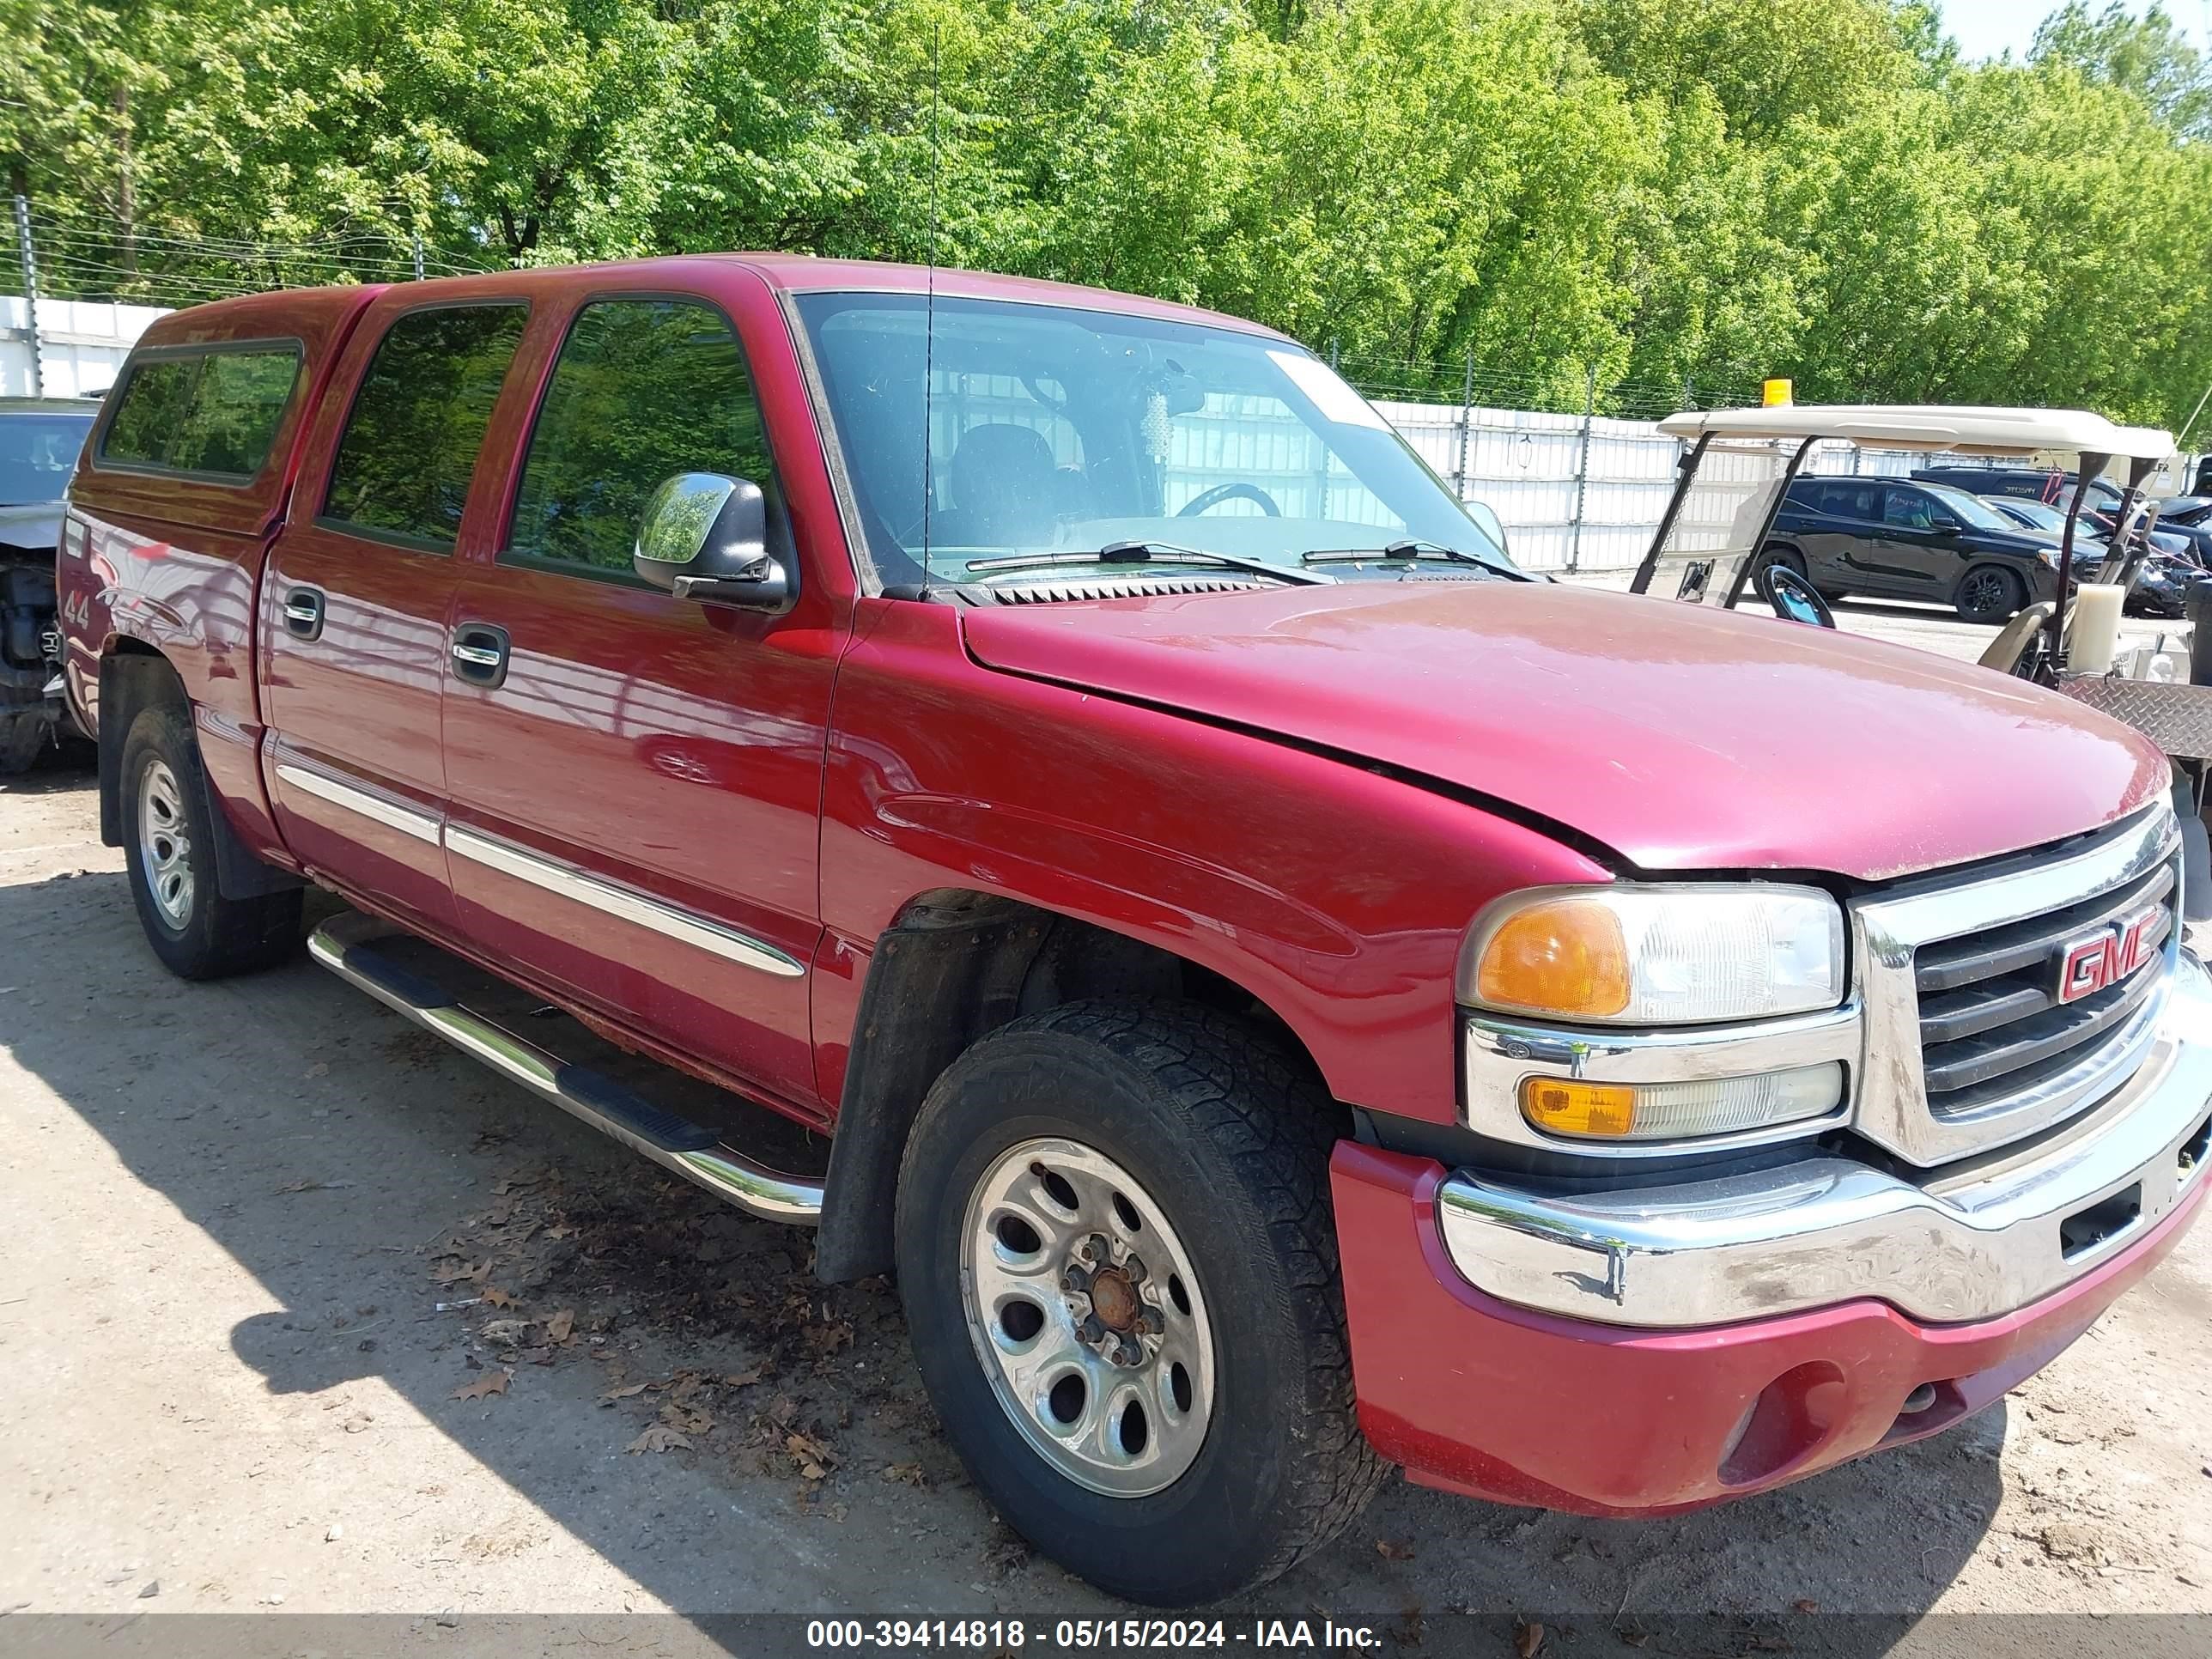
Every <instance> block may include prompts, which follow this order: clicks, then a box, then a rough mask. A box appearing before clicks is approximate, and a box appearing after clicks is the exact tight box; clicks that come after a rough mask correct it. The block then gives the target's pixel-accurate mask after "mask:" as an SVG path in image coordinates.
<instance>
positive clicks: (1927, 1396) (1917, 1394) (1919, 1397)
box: [1897, 1383, 1936, 1417]
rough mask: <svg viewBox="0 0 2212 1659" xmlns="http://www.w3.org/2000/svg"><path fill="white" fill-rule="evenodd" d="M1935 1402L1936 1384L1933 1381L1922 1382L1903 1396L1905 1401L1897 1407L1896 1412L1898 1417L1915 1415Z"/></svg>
mask: <svg viewBox="0 0 2212 1659" xmlns="http://www.w3.org/2000/svg"><path fill="white" fill-rule="evenodd" d="M1935 1403H1936V1385H1935V1384H1934V1383H1922V1384H1921V1385H1920V1386H1919V1387H1918V1388H1917V1389H1914V1390H1913V1391H1912V1392H1911V1394H1908V1395H1905V1403H1904V1404H1903V1405H1902V1406H1899V1407H1898V1408H1897V1414H1898V1415H1899V1417H1917V1416H1919V1415H1920V1413H1923V1412H1924V1411H1926V1410H1927V1409H1928V1408H1929V1407H1930V1406H1932V1405H1934V1404H1935Z"/></svg>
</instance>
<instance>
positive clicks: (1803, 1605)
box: [1790, 1595, 1820, 1613]
mask: <svg viewBox="0 0 2212 1659" xmlns="http://www.w3.org/2000/svg"><path fill="white" fill-rule="evenodd" d="M1790 1606H1791V1607H1795V1608H1796V1609H1797V1611H1798V1612H1800V1613H1818V1612H1820V1603H1819V1602H1818V1601H1814V1599H1813V1598H1812V1597H1811V1596H1809V1595H1801V1596H1799V1597H1798V1598H1797V1599H1796V1601H1792V1602H1791V1603H1790Z"/></svg>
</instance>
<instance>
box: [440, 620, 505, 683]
mask: <svg viewBox="0 0 2212 1659" xmlns="http://www.w3.org/2000/svg"><path fill="white" fill-rule="evenodd" d="M452 660H453V678H455V679H459V680H465V681H467V682H468V683H469V684H471V685H481V686H483V687H485V688H487V689H489V688H491V687H494V686H497V685H499V684H502V683H503V682H504V681H505V680H506V678H507V630H506V629H504V628H494V627H493V626H492V625H491V624H490V623H475V622H471V623H462V624H461V625H460V626H459V628H456V629H454V630H453V653H452Z"/></svg>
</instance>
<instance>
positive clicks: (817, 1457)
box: [783, 1434, 837, 1480]
mask: <svg viewBox="0 0 2212 1659" xmlns="http://www.w3.org/2000/svg"><path fill="white" fill-rule="evenodd" d="M783 1449H785V1450H786V1451H787V1452H789V1453H790V1454H791V1456H792V1461H793V1462H795V1463H797V1464H798V1465H799V1477H800V1478H801V1479H802V1480H821V1479H822V1478H823V1476H824V1475H826V1474H829V1471H830V1470H831V1469H832V1468H835V1467H836V1462H837V1459H836V1456H835V1455H832V1454H831V1452H830V1450H829V1448H828V1447H827V1446H825V1445H823V1443H821V1442H820V1441H818V1440H810V1439H808V1438H807V1437H805V1435H803V1434H787V1435H786V1436H784V1437H783Z"/></svg>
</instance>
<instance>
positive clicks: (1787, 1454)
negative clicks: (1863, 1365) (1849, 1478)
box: [1719, 1359, 1846, 1486]
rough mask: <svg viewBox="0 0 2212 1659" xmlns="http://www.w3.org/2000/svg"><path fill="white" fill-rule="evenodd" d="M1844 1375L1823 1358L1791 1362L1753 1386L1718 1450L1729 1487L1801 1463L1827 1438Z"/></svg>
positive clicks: (1838, 1411) (1837, 1414) (1838, 1413)
mask: <svg viewBox="0 0 2212 1659" xmlns="http://www.w3.org/2000/svg"><path fill="white" fill-rule="evenodd" d="M1845 1394H1846V1389H1845V1386H1844V1374H1843V1372H1842V1371H1841V1370H1839V1369H1838V1368H1837V1367H1836V1366H1835V1365H1833V1364H1830V1363H1829V1362H1828V1361H1826V1360H1825V1359H1814V1360H1809V1361H1808V1362H1807V1363H1806V1364H1802V1365H1794V1366H1792V1367H1791V1368H1790V1370H1786V1371H1784V1372H1783V1373H1782V1375H1781V1376H1778V1377H1776V1378H1775V1379H1774V1381H1772V1382H1771V1383H1768V1384H1767V1385H1766V1386H1765V1388H1764V1389H1760V1390H1759V1397H1758V1398H1757V1399H1755V1400H1753V1401H1752V1402H1751V1406H1750V1408H1749V1409H1748V1410H1747V1411H1746V1412H1745V1413H1744V1414H1743V1417H1742V1419H1741V1421H1740V1422H1738V1423H1737V1425H1736V1426H1735V1432H1734V1433H1733V1434H1731V1435H1730V1436H1729V1443H1728V1444H1727V1445H1726V1446H1725V1447H1724V1448H1723V1449H1722V1452H1721V1455H1720V1460H1719V1474H1720V1477H1721V1479H1722V1480H1723V1481H1724V1482H1726V1483H1727V1484H1728V1485H1729V1486H1758V1485H1762V1484H1764V1483H1765V1482H1768V1481H1771V1480H1774V1479H1776V1478H1777V1477H1778V1476H1779V1475H1781V1474H1784V1473H1785V1472H1786V1471H1787V1470H1789V1469H1790V1468H1792V1467H1793V1466H1795V1465H1796V1464H1799V1463H1802V1462H1804V1461H1805V1460H1806V1459H1807V1458H1808V1457H1810V1456H1811V1455H1813V1454H1814V1452H1815V1451H1817V1450H1818V1449H1820V1446H1821V1444H1822V1443H1824V1442H1825V1441H1826V1439H1827V1438H1828V1436H1829V1434H1830V1432H1831V1431H1832V1430H1833V1429H1834V1427H1835V1425H1836V1424H1837V1422H1838V1420H1839V1419H1841V1417H1842V1415H1843V1413H1844V1404H1845V1400H1844V1395H1845Z"/></svg>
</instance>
